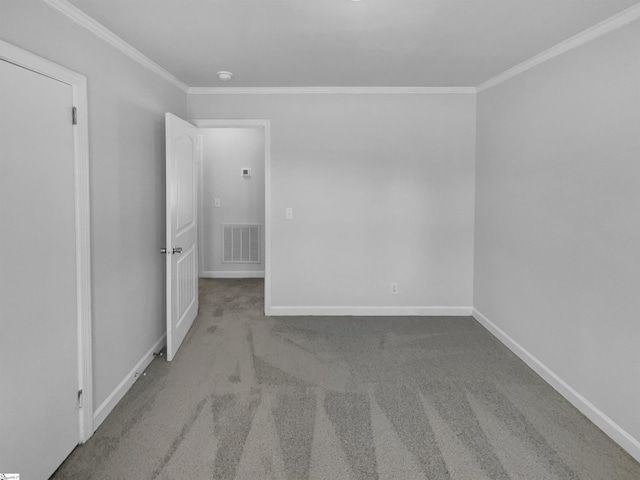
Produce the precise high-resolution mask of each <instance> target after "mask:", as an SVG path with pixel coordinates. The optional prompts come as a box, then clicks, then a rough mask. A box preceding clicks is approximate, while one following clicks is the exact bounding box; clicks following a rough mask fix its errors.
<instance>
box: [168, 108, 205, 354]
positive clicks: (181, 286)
mask: <svg viewBox="0 0 640 480" xmlns="http://www.w3.org/2000/svg"><path fill="white" fill-rule="evenodd" d="M165 120H166V139H167V172H166V173H167V234H166V249H167V259H166V269H167V360H172V359H173V357H174V356H175V354H176V352H177V351H178V348H180V344H181V343H182V341H183V340H184V337H185V336H186V334H187V332H188V331H189V328H190V327H191V325H192V323H193V321H194V320H195V318H196V315H197V314H198V268H197V266H198V261H197V247H196V238H197V210H196V198H197V196H196V194H197V189H196V181H197V168H196V166H197V155H198V148H197V128H196V127H195V126H193V125H191V124H190V123H187V122H185V121H184V120H182V119H180V118H178V117H176V116H175V115H172V114H170V113H167V114H166V116H165Z"/></svg>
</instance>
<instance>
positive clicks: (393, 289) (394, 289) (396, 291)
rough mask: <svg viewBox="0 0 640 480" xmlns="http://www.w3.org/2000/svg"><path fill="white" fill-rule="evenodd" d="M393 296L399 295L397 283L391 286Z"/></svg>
mask: <svg viewBox="0 0 640 480" xmlns="http://www.w3.org/2000/svg"><path fill="white" fill-rule="evenodd" d="M391 294H392V295H397V294H398V283H397V282H393V283H392V284H391Z"/></svg>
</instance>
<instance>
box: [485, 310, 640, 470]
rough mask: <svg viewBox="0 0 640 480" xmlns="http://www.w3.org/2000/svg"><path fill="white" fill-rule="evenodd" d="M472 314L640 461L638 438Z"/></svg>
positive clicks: (509, 339) (486, 319) (498, 331)
mask: <svg viewBox="0 0 640 480" xmlns="http://www.w3.org/2000/svg"><path fill="white" fill-rule="evenodd" d="M473 317H474V318H475V319H476V320H477V321H478V322H479V323H480V324H481V325H482V326H484V327H485V328H486V329H487V330H489V332H491V333H492V334H493V335H494V336H495V337H496V338H497V339H498V340H500V341H501V342H502V343H503V344H504V345H505V346H506V347H507V348H509V350H511V351H512V352H513V353H515V354H516V355H517V356H518V357H519V358H520V359H521V360H522V361H523V362H525V363H526V364H527V365H529V367H531V368H532V369H533V370H534V371H535V372H536V373H537V374H538V375H540V376H541V377H542V378H543V379H544V380H545V381H546V382H547V383H548V384H549V385H551V386H552V387H553V388H554V389H556V390H557V391H558V393H560V395H562V396H563V397H564V398H566V399H567V400H568V401H569V402H570V403H571V404H572V405H573V406H574V407H576V408H577V409H578V410H580V412H582V414H583V415H585V416H586V417H587V418H588V419H589V420H591V421H592V422H593V423H594V424H595V425H596V426H597V427H598V428H600V430H602V431H603V432H604V433H606V434H607V435H608V436H609V437H611V439H612V440H613V441H614V442H616V443H617V444H618V445H620V446H621V447H622V448H624V449H625V450H626V451H627V452H629V454H630V455H631V456H632V457H633V458H635V459H636V460H637V461H639V462H640V441H638V440H637V439H635V438H634V437H632V436H631V435H630V434H629V433H628V432H627V431H626V430H624V429H623V428H622V427H620V425H618V424H617V423H616V422H614V421H613V420H611V419H610V418H609V417H608V416H607V415H605V414H604V413H603V412H602V411H600V410H599V409H598V408H597V407H596V406H595V405H593V404H592V403H591V402H590V401H589V400H587V399H586V398H584V397H583V396H582V395H580V394H579V393H578V392H577V391H575V390H574V389H573V388H571V386H570V385H569V384H567V382H565V381H564V380H562V379H561V378H560V377H559V376H558V375H556V374H555V373H554V372H553V371H552V370H551V369H550V368H549V367H547V366H546V365H545V364H544V363H542V362H541V361H540V360H538V359H537V358H536V357H535V356H533V355H532V354H531V353H529V352H528V351H527V350H526V349H525V348H524V347H523V346H522V345H520V344H519V343H518V342H516V341H515V340H514V339H513V338H511V337H510V336H509V335H507V334H506V333H505V332H504V331H503V330H501V329H500V327H498V326H497V325H496V324H494V323H493V322H492V321H491V320H489V319H488V318H487V317H486V316H484V315H483V314H482V313H480V312H479V311H478V310H477V309H475V308H474V309H473Z"/></svg>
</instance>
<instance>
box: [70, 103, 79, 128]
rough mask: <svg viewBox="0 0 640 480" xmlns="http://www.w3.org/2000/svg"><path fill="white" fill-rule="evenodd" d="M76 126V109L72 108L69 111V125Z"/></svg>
mask: <svg viewBox="0 0 640 480" xmlns="http://www.w3.org/2000/svg"><path fill="white" fill-rule="evenodd" d="M77 124H78V109H77V108H76V107H73V108H72V109H71V125H77Z"/></svg>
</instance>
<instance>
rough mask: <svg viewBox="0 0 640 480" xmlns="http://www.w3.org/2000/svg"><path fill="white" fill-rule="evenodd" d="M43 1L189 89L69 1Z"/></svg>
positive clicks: (177, 85)
mask: <svg viewBox="0 0 640 480" xmlns="http://www.w3.org/2000/svg"><path fill="white" fill-rule="evenodd" d="M43 1H44V3H46V4H48V5H49V6H51V7H52V8H54V9H56V10H58V11H59V12H61V13H62V14H64V15H66V16H67V17H69V18H70V19H71V20H73V21H74V22H76V23H77V24H78V25H80V26H82V27H84V28H86V29H87V30H89V31H90V32H91V33H93V34H94V35H95V36H96V37H98V38H100V39H101V40H104V41H105V42H107V43H108V44H109V45H111V46H112V47H115V48H116V49H118V50H120V51H121V52H122V53H124V54H125V55H127V56H128V57H130V58H132V59H133V60H135V61H136V62H138V63H139V64H141V65H142V66H144V67H147V68H148V69H149V70H151V71H152V72H154V73H155V74H157V75H159V76H160V77H162V78H164V79H165V80H167V81H168V82H169V83H171V84H173V85H175V86H176V87H178V88H179V89H180V90H182V91H183V92H185V93H186V92H187V91H188V90H189V87H188V85H187V84H186V83H184V82H183V81H181V80H180V79H178V78H177V77H176V76H174V75H172V74H171V73H169V72H168V71H167V70H165V69H164V68H162V67H161V66H160V65H158V64H157V63H155V62H154V61H153V60H151V59H150V58H149V57H147V56H146V55H144V54H143V53H141V52H140V51H139V50H137V49H135V48H134V47H132V46H131V45H129V44H128V43H127V42H125V41H124V40H122V39H121V38H120V37H118V36H117V35H116V34H115V33H113V32H112V31H111V30H109V29H108V28H106V27H105V26H104V25H102V24H101V23H99V22H97V21H96V20H94V19H93V18H91V17H90V16H89V15H87V14H86V13H84V12H83V11H82V10H80V9H79V8H78V7H76V6H74V5H72V4H71V3H69V2H68V1H67V0H43Z"/></svg>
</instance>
